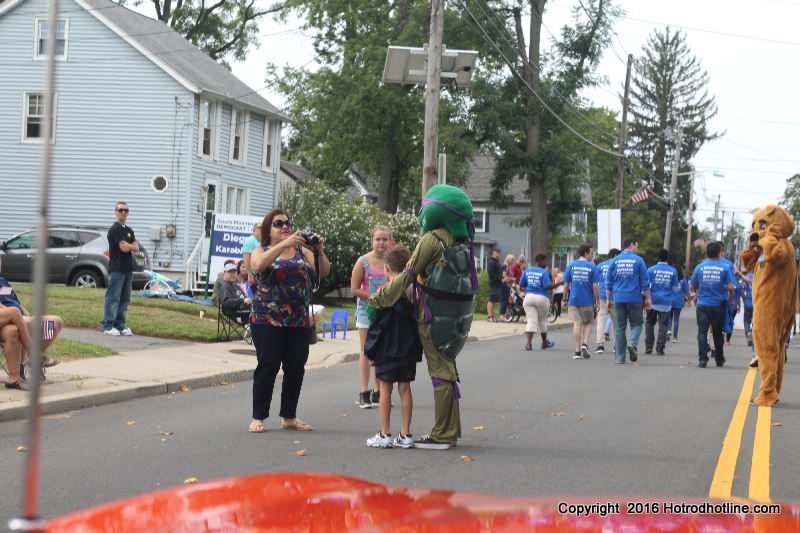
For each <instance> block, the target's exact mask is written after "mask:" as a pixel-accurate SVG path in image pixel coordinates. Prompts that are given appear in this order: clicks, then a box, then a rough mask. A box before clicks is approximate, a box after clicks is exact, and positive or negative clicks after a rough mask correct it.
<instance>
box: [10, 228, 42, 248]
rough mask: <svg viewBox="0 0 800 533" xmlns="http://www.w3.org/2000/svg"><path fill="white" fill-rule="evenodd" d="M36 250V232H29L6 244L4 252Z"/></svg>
mask: <svg viewBox="0 0 800 533" xmlns="http://www.w3.org/2000/svg"><path fill="white" fill-rule="evenodd" d="M29 248H30V249H32V248H36V232H35V231H29V232H27V233H23V234H22V235H20V236H18V237H15V238H13V239H11V240H10V241H8V242H7V243H6V250H25V249H29Z"/></svg>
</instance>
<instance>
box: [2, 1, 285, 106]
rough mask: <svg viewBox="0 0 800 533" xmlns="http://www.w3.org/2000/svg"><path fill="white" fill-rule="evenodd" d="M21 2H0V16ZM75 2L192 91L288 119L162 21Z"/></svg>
mask: <svg viewBox="0 0 800 533" xmlns="http://www.w3.org/2000/svg"><path fill="white" fill-rule="evenodd" d="M23 1H24V0H6V1H5V2H2V3H0V15H2V14H3V13H4V12H6V11H9V10H11V9H13V7H14V6H16V5H18V4H20V3H22V2H23ZM75 3H77V4H78V5H79V6H80V7H82V8H83V9H85V10H86V11H87V12H88V13H89V14H91V15H92V16H93V17H95V18H96V19H97V20H99V21H100V22H102V23H103V24H104V25H106V26H107V27H108V28H109V29H110V30H111V31H113V32H114V33H116V34H117V35H119V36H120V37H121V38H122V39H124V40H125V41H126V42H128V43H129V44H130V45H131V46H133V47H134V48H136V49H137V50H138V51H139V52H141V53H142V55H144V56H145V57H147V58H148V59H149V60H150V61H152V62H153V63H155V64H156V65H157V66H158V67H159V68H161V69H162V70H164V71H165V72H166V73H167V74H169V75H170V76H171V77H173V78H174V79H175V80H176V81H178V83H180V84H181V85H183V86H184V87H186V88H187V89H189V90H190V91H192V92H194V93H195V94H201V93H208V94H211V95H214V96H218V97H221V98H222V99H224V100H227V101H228V102H229V103H238V104H241V105H244V106H247V107H250V108H252V109H255V110H256V111H259V112H261V113H264V114H266V115H269V116H271V117H275V118H278V119H281V120H284V121H290V119H289V117H288V116H286V115H284V114H283V113H281V112H280V111H279V110H278V108H276V107H275V106H274V105H272V104H271V103H270V102H269V101H267V99H266V98H264V97H262V96H261V95H259V94H258V93H257V92H256V91H254V90H252V89H251V88H250V87H248V86H247V85H246V84H245V83H244V82H243V81H241V80H240V79H239V78H237V77H236V76H234V75H233V74H232V73H231V72H230V71H229V70H228V69H226V68H225V67H223V66H222V65H220V64H219V63H217V62H216V61H214V60H213V59H211V58H210V57H209V56H207V55H206V54H205V53H204V52H203V51H201V50H200V49H199V48H197V47H196V46H195V45H193V44H192V43H190V42H189V41H187V40H186V39H184V38H183V37H182V36H181V35H180V34H179V33H178V32H176V31H175V30H173V29H172V28H170V27H169V26H167V25H166V24H164V23H163V22H161V21H159V20H154V19H151V18H149V17H147V16H145V15H142V14H140V13H137V12H136V11H132V10H130V9H128V8H126V7H123V6H121V5H119V4H115V3H114V2H112V1H110V0H75Z"/></svg>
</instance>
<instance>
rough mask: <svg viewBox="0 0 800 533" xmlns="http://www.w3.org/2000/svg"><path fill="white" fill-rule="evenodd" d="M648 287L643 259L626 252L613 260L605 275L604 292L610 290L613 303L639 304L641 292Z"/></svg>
mask: <svg viewBox="0 0 800 533" xmlns="http://www.w3.org/2000/svg"><path fill="white" fill-rule="evenodd" d="M649 287H650V277H649V276H648V274H647V265H645V264H644V259H642V258H641V257H639V256H638V255H636V254H635V253H633V252H630V251H627V250H626V251H624V252H622V253H621V254H619V255H618V256H617V257H615V258H614V260H613V262H612V263H611V267H610V268H609V269H608V273H607V274H606V290H608V289H609V288H610V289H611V292H612V294H613V298H614V301H615V302H617V303H621V304H633V303H637V302H641V301H642V292H644V291H646V290H647V289H648V288H649Z"/></svg>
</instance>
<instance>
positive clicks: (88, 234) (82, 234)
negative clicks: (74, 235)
mask: <svg viewBox="0 0 800 533" xmlns="http://www.w3.org/2000/svg"><path fill="white" fill-rule="evenodd" d="M99 237H100V234H99V233H95V232H93V231H79V232H78V238H79V239H80V241H81V242H82V243H83V244H86V243H90V242H92V241H93V240H95V239H97V238H99Z"/></svg>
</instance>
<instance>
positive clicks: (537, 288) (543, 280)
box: [519, 266, 552, 296]
mask: <svg viewBox="0 0 800 533" xmlns="http://www.w3.org/2000/svg"><path fill="white" fill-rule="evenodd" d="M550 285H552V283H551V282H550V273H549V272H548V271H547V270H545V269H544V268H542V267H538V266H532V267H528V268H526V269H525V272H523V273H522V277H520V278H519V288H520V289H524V290H525V291H527V292H529V293H530V294H539V295H541V296H547V291H546V290H545V287H549V286H550Z"/></svg>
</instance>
